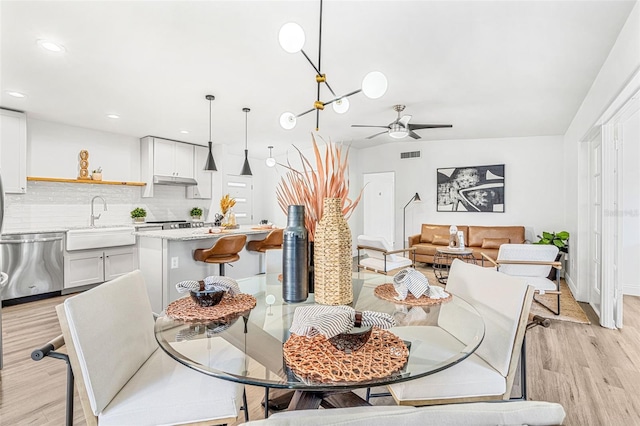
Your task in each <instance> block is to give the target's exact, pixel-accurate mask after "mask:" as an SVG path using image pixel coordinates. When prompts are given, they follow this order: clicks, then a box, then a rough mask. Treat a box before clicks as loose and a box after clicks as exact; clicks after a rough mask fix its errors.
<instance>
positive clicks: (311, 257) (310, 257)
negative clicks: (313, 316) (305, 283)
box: [309, 241, 314, 293]
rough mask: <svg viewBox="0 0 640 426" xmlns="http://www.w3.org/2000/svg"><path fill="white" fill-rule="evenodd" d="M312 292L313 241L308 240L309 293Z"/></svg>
mask: <svg viewBox="0 0 640 426" xmlns="http://www.w3.org/2000/svg"><path fill="white" fill-rule="evenodd" d="M313 292H314V291H313V241H309V293H313Z"/></svg>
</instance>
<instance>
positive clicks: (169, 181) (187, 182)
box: [153, 175, 198, 186]
mask: <svg viewBox="0 0 640 426" xmlns="http://www.w3.org/2000/svg"><path fill="white" fill-rule="evenodd" d="M153 183H154V184H156V185H180V186H194V185H197V184H198V182H196V180H195V179H194V178H187V177H180V176H164V175H153Z"/></svg>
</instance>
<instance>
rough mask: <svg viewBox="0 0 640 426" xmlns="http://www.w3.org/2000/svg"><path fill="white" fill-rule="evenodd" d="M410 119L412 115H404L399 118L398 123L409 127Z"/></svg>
mask: <svg viewBox="0 0 640 426" xmlns="http://www.w3.org/2000/svg"><path fill="white" fill-rule="evenodd" d="M409 120H411V116H410V115H403V116H402V118H401V119H399V120H398V123H399V124H400V125H401V126H402V127H407V124H409Z"/></svg>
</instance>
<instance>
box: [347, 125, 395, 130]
mask: <svg viewBox="0 0 640 426" xmlns="http://www.w3.org/2000/svg"><path fill="white" fill-rule="evenodd" d="M351 127H379V128H381V129H388V128H389V126H369V125H368V124H352V125H351Z"/></svg>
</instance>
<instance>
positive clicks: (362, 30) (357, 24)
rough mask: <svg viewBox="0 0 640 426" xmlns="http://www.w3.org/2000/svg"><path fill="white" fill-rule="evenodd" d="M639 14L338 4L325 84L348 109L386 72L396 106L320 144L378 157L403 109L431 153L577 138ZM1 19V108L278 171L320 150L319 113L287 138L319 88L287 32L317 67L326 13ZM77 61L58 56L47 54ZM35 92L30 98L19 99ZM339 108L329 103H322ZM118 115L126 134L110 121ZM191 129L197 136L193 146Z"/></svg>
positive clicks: (231, 10) (99, 12) (387, 101)
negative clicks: (212, 148) (440, 143)
mask: <svg viewBox="0 0 640 426" xmlns="http://www.w3.org/2000/svg"><path fill="white" fill-rule="evenodd" d="M634 3H635V2H634V1H605V0H600V1H584V2H583V1H530V2H520V1H489V2H484V1H467V2H463V1H440V2H437V1H398V0H394V1H336V0H327V1H325V3H324V16H323V39H322V49H323V51H322V71H323V72H324V73H326V74H327V79H328V81H329V83H330V85H331V86H332V88H333V89H334V90H335V91H336V92H337V93H338V94H343V93H346V92H350V91H352V90H356V89H358V88H360V84H361V81H362V78H363V77H364V76H365V75H366V74H367V73H368V72H369V71H373V70H378V71H382V72H383V73H385V74H386V76H387V79H388V81H389V89H388V91H387V93H386V94H385V95H384V96H383V97H382V98H380V99H377V100H370V99H368V98H366V97H365V96H364V95H363V94H361V93H360V94H356V95H354V96H352V97H351V98H350V101H351V109H350V110H349V112H347V113H346V114H343V115H338V114H336V113H334V112H333V109H332V108H331V107H327V109H326V110H325V111H323V112H321V113H320V134H321V135H322V136H324V137H328V138H331V139H332V140H334V141H350V142H352V143H353V144H354V146H368V145H373V144H376V143H388V142H391V141H393V139H391V138H389V136H388V135H382V136H379V137H377V138H375V139H372V140H364V138H365V137H366V136H368V135H371V134H373V133H376V129H358V128H351V127H350V125H351V124H375V125H386V124H388V123H390V122H391V121H393V120H394V119H395V114H396V113H395V112H394V111H393V110H392V106H393V105H394V104H405V105H406V106H407V108H406V110H405V112H404V113H405V114H410V115H412V116H413V119H412V123H450V124H453V128H452V129H434V130H420V131H418V133H419V134H420V135H421V136H422V137H423V140H431V139H434V140H435V139H437V140H442V139H466V138H489V137H512V136H532V135H558V134H564V132H565V131H566V129H567V127H568V126H569V124H570V122H571V119H572V118H573V116H574V115H575V113H576V111H577V109H578V107H579V106H580V103H581V102H582V100H583V99H584V96H585V95H586V93H587V91H588V90H589V87H590V86H591V84H592V82H593V80H594V78H595V77H596V75H597V73H598V71H599V69H600V67H601V65H602V63H603V62H604V60H605V59H606V57H607V54H608V52H609V51H610V49H611V47H612V45H613V43H614V42H615V40H616V37H617V35H618V33H619V32H620V29H621V28H622V26H623V24H624V22H625V20H626V18H627V16H628V15H629V12H630V11H631V8H632V7H633V5H634ZM0 8H1V9H0V13H1V20H2V22H1V24H2V27H1V37H2V39H1V42H2V45H1V47H2V52H1V55H2V56H1V61H2V62H1V74H0V83H1V89H2V98H1V103H0V104H1V106H2V107H5V108H12V109H17V110H22V111H26V112H27V113H28V114H29V116H30V117H32V118H36V119H41V120H46V121H53V122H59V123H65V124H69V125H74V126H80V127H86V128H91V129H98V130H102V131H107V132H114V133H119V134H125V135H131V136H135V137H142V136H145V135H156V136H161V137H166V138H170V139H177V140H183V141H186V142H192V143H198V144H202V145H206V142H207V141H208V140H209V136H208V133H209V124H208V120H209V105H208V101H206V100H205V95H206V94H209V93H210V94H213V95H215V96H216V100H215V101H214V102H213V106H212V110H213V141H214V143H225V144H228V145H229V152H231V153H237V154H240V153H241V152H242V149H244V137H245V135H244V128H245V126H244V124H245V123H244V119H245V117H244V113H243V112H242V108H243V107H245V106H247V107H250V108H251V112H250V113H249V150H250V153H251V155H252V156H255V157H258V158H260V157H262V158H264V157H266V156H267V155H268V150H267V146H268V145H274V146H275V147H276V148H275V149H274V151H275V152H276V153H280V152H284V151H285V150H286V149H287V147H289V146H290V144H291V143H295V144H296V145H299V146H302V145H304V144H305V143H307V142H309V141H310V136H309V134H310V132H312V131H313V130H314V128H315V117H314V114H308V115H306V116H303V117H301V118H299V119H298V125H297V127H296V128H295V129H294V130H290V131H286V130H283V129H282V128H281V127H280V126H279V124H278V119H279V116H280V114H281V113H282V112H284V111H292V112H294V113H300V112H303V111H305V110H308V109H310V108H312V106H313V101H314V100H315V96H316V84H315V79H314V76H315V73H314V71H313V69H312V68H311V66H310V65H309V64H308V63H307V62H306V60H305V59H304V57H303V56H302V55H301V54H299V53H298V54H288V53H286V52H285V51H284V50H282V49H281V48H280V46H279V44H278V31H279V29H280V27H281V26H282V25H283V24H284V23H286V22H289V21H295V22H297V23H299V24H300V25H301V26H302V27H303V28H304V29H305V32H306V37H307V42H306V44H305V47H304V50H305V51H306V52H307V54H308V55H309V56H310V57H312V58H313V59H314V61H317V55H318V17H319V1H317V0H316V1H253V2H250V1H237V0H236V1H193V2H192V1H64V2H63V1H41V2H35V1H6V0H3V1H1V2H0ZM40 38H47V39H52V40H55V41H58V42H59V43H61V44H62V45H64V46H65V48H66V52H65V53H64V54H53V53H50V52H47V51H44V50H43V49H42V48H40V47H39V46H38V45H37V44H36V40H37V39H40ZM10 90H15V91H20V92H23V93H25V94H26V95H27V97H26V98H23V99H16V98H13V97H11V96H9V95H7V93H6V91H10ZM330 98H331V95H330V94H329V92H328V91H327V90H326V89H325V88H323V89H322V95H321V99H323V100H325V101H326V100H329V99H330ZM110 113H114V114H118V115H120V117H121V118H120V119H118V120H113V119H108V118H106V114H110ZM183 129H186V130H188V131H189V134H181V133H180V130H183Z"/></svg>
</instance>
